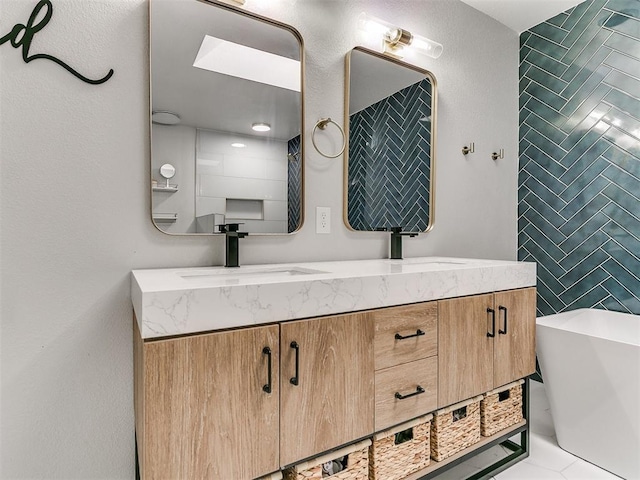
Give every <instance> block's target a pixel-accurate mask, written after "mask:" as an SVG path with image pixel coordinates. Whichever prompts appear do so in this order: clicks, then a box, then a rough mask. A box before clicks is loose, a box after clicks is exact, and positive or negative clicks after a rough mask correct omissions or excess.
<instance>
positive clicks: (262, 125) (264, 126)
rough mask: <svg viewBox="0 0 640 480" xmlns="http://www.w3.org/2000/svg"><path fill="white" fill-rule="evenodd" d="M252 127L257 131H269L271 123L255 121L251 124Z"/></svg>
mask: <svg viewBox="0 0 640 480" xmlns="http://www.w3.org/2000/svg"><path fill="white" fill-rule="evenodd" d="M251 128H253V129H254V130H255V131H256V132H268V131H269V130H271V125H269V124H268V123H254V124H253V125H251Z"/></svg>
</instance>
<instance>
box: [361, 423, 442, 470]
mask: <svg viewBox="0 0 640 480" xmlns="http://www.w3.org/2000/svg"><path fill="white" fill-rule="evenodd" d="M432 417H433V415H425V416H424V417H420V418H417V419H415V420H413V421H411V422H407V423H404V424H402V425H399V426H397V427H395V428H392V429H389V430H385V431H384V432H380V433H378V434H376V435H375V436H374V438H373V443H372V444H371V446H370V447H369V480H401V479H403V478H405V477H407V476H408V475H410V474H412V473H413V472H417V471H418V470H422V469H423V468H426V467H428V466H429V463H430V461H431V459H430V456H429V455H430V453H429V440H430V431H431V418H432ZM409 429H411V432H412V436H413V438H412V439H411V440H407V441H405V442H403V443H399V444H396V435H397V434H401V432H405V431H406V430H409Z"/></svg>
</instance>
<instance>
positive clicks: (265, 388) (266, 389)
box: [262, 347, 271, 393]
mask: <svg viewBox="0 0 640 480" xmlns="http://www.w3.org/2000/svg"><path fill="white" fill-rule="evenodd" d="M262 354H263V355H266V356H267V384H266V385H263V386H262V390H263V391H264V392H266V393H271V349H270V348H269V347H264V348H263V349H262Z"/></svg>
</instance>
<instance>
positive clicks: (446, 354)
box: [438, 294, 493, 407]
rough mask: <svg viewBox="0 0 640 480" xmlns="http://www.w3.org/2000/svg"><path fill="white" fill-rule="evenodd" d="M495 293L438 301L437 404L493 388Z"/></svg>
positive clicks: (453, 401) (449, 402)
mask: <svg viewBox="0 0 640 480" xmlns="http://www.w3.org/2000/svg"><path fill="white" fill-rule="evenodd" d="M492 308H493V294H489V295H475V296H471V297H462V298H454V299H451V300H440V301H439V302H438V406H439V407H444V406H447V405H451V404H453V403H456V402H459V401H462V400H466V399H467V398H470V397H473V396H474V395H478V394H481V393H484V392H487V391H489V390H491V389H492V388H493V338H491V337H488V336H487V332H491V329H492V317H491V314H490V313H488V312H487V309H492Z"/></svg>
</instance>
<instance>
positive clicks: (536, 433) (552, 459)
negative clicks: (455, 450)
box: [437, 381, 620, 480]
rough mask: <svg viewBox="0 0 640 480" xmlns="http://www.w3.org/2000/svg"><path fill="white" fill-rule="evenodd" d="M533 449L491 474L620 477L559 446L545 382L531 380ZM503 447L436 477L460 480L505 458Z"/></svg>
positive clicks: (582, 479)
mask: <svg viewBox="0 0 640 480" xmlns="http://www.w3.org/2000/svg"><path fill="white" fill-rule="evenodd" d="M529 385H530V388H531V396H530V416H531V419H530V420H531V430H530V441H531V445H530V449H529V457H527V458H525V459H524V460H522V461H521V462H519V463H517V464H516V465H514V466H513V467H511V468H509V469H507V470H505V471H504V472H501V473H499V474H497V475H496V476H495V477H492V480H547V479H548V480H592V479H593V480H601V479H602V480H620V477H617V476H616V475H613V474H612V473H609V472H607V471H606V470H603V469H601V468H598V467H596V466H595V465H593V464H591V463H588V462H585V461H584V460H582V459H580V458H578V457H575V456H574V455H571V454H570V453H568V452H565V451H564V450H562V449H561V448H560V447H559V446H558V442H557V440H556V435H555V430H554V427H553V420H552V418H551V411H550V410H549V402H548V400H547V395H546V393H545V390H544V385H543V384H541V383H539V382H534V381H531V382H529ZM503 451H506V452H507V453H510V452H509V451H508V450H506V449H504V447H501V446H497V447H494V448H492V449H490V450H488V451H486V452H483V453H481V454H480V455H477V456H476V457H474V458H472V459H471V460H469V461H467V462H465V463H463V464H460V465H457V466H456V467H454V468H452V469H451V470H449V471H447V472H445V473H443V474H442V475H439V476H438V477H437V480H459V479H462V478H466V477H467V476H469V475H471V474H473V473H474V472H477V471H479V470H481V469H482V468H483V467H485V466H487V465H488V464H490V463H492V462H493V461H495V460H497V459H499V458H502V457H503V456H504V454H503V453H502V452H503Z"/></svg>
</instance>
